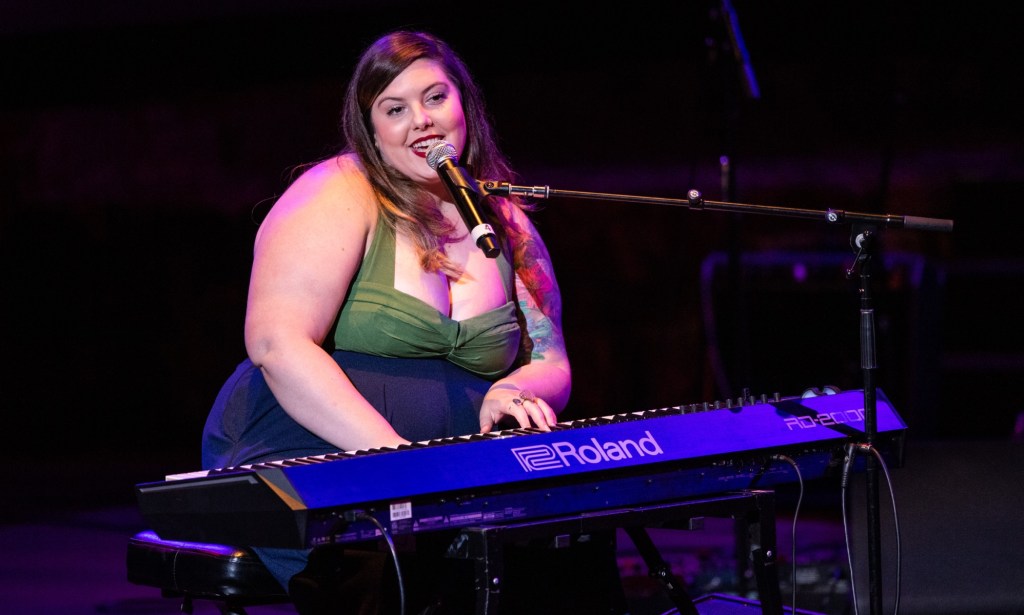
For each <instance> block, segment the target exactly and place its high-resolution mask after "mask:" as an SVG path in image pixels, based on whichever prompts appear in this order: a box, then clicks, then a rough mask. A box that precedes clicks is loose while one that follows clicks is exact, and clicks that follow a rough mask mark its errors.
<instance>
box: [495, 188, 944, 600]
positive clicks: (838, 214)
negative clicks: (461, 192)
mask: <svg viewBox="0 0 1024 615" xmlns="http://www.w3.org/2000/svg"><path fill="white" fill-rule="evenodd" d="M479 183H480V187H481V191H482V192H484V194H488V195H491V194H494V195H500V196H519V197H524V198H533V199H547V198H551V197H555V196H564V197H571V198H579V199H594V200H602V201H619V202H625V203H644V204H651V205H670V206H676V207H687V208H689V209H692V210H713V211H727V212H735V213H751V214H763V215H771V216H779V217H788V218H801V219H805V220H819V221H822V222H826V223H828V224H833V225H835V224H850V225H851V239H850V245H851V246H852V247H854V248H856V250H857V256H856V259H855V261H854V264H853V265H851V267H850V269H849V270H848V271H847V277H852V276H853V270H854V269H855V268H858V266H859V270H860V289H859V292H860V321H859V338H860V368H861V373H862V377H863V383H864V438H865V442H864V443H859V444H858V443H851V444H848V445H847V455H848V456H849V457H850V458H851V459H850V461H849V462H848V463H852V457H853V455H854V453H855V452H868V453H871V451H872V450H873V447H874V444H875V439H876V437H877V433H878V414H877V412H878V407H877V394H876V388H875V370H876V369H877V368H878V364H877V362H876V357H875V314H874V301H873V298H872V295H871V270H870V265H871V261H872V258H873V256H874V253H875V250H876V247H877V235H878V232H877V229H878V228H879V227H882V228H905V229H915V230H922V231H939V232H951V231H952V230H953V221H952V220H947V219H942V218H924V217H918V216H900V215H892V214H869V213H860V212H851V211H845V210H839V209H827V210H824V211H822V210H815V209H796V208H792V207H777V206H771V205H750V204H743V203H729V202H721V201H705V200H704V198H703V196H702V195H701V193H700V191H699V190H690V191H688V192H687V193H686V199H673V198H662V197H647V196H634V195H628V194H608V193H601V192H579V191H576V190H553V189H551V188H549V187H548V186H513V185H511V184H509V183H507V182H496V181H482V182H479ZM878 472H879V467H878V462H877V460H876V459H875V458H874V457H873V455H871V454H868V455H867V458H866V463H865V486H866V500H867V514H868V524H867V539H868V577H869V578H868V587H869V591H870V605H871V610H870V612H871V613H872V614H873V615H880V614H881V612H882V578H881V577H882V574H881V572H882V556H881V553H882V549H881V519H880V507H879V482H878Z"/></svg>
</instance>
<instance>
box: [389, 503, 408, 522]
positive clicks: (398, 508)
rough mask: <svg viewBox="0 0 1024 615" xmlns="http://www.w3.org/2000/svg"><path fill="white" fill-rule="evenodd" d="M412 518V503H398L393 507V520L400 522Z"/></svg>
mask: <svg viewBox="0 0 1024 615" xmlns="http://www.w3.org/2000/svg"><path fill="white" fill-rule="evenodd" d="M411 517H412V502H396V503H394V504H392V505H391V520H392V521H399V520H401V519H409V518H411Z"/></svg>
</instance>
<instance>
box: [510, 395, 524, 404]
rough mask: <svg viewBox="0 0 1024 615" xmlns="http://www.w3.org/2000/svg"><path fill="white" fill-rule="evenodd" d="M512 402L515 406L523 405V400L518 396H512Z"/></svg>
mask: <svg viewBox="0 0 1024 615" xmlns="http://www.w3.org/2000/svg"><path fill="white" fill-rule="evenodd" d="M512 403H513V404H515V405H517V406H522V405H523V400H521V399H519V398H518V397H516V398H514V399H513V400H512Z"/></svg>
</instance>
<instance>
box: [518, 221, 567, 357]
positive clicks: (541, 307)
mask: <svg viewBox="0 0 1024 615" xmlns="http://www.w3.org/2000/svg"><path fill="white" fill-rule="evenodd" d="M522 247H523V253H522V255H523V256H522V261H521V264H520V267H519V268H518V269H517V275H516V292H517V293H518V295H519V307H520V308H521V309H522V311H523V315H524V317H525V320H526V323H525V324H526V328H527V331H528V332H529V336H530V339H531V341H532V346H533V348H532V351H531V353H530V356H531V360H534V361H536V360H540V359H543V358H544V355H545V353H546V352H547V351H548V350H550V349H551V348H552V347H555V348H559V347H561V346H562V345H563V341H562V298H561V295H560V293H559V290H558V282H557V281H556V280H555V275H554V269H553V268H552V266H551V260H550V258H549V257H548V253H547V249H546V248H545V247H544V244H543V243H541V242H540V241H538V240H537V239H536V238H535V237H529V238H528V239H527V240H526V241H525V242H524V244H523V246H522Z"/></svg>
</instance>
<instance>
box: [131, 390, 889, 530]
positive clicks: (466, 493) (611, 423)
mask: <svg viewBox="0 0 1024 615" xmlns="http://www.w3.org/2000/svg"><path fill="white" fill-rule="evenodd" d="M875 405H876V435H875V438H874V445H875V447H876V448H877V449H878V450H879V451H880V452H881V453H882V454H883V455H884V456H885V458H886V459H887V461H888V463H889V464H890V465H893V466H897V467H898V466H899V465H901V464H902V456H903V440H904V435H905V431H906V425H905V424H904V422H903V420H902V419H901V418H900V416H899V415H898V414H897V412H896V410H895V409H894V408H893V407H892V405H891V404H890V403H889V400H888V399H887V398H886V396H885V395H884V393H882V392H881V391H878V392H877V396H876V404H875ZM865 438H866V434H865V410H864V395H863V392H862V391H860V390H850V391H845V392H838V393H835V394H829V395H819V396H811V397H806V398H803V397H789V398H778V397H776V398H775V399H764V398H761V399H760V400H755V399H743V400H740V401H738V402H737V403H736V404H734V405H726V406H723V405H721V404H707V403H703V404H691V405H685V406H674V407H666V408H659V409H654V410H645V411H639V412H629V413H624V414H618V415H613V416H606V417H600V418H592V419H584V420H579V421H571V422H566V423H559V424H558V425H556V426H554V427H553V429H552V431H550V432H541V431H537V430H533V429H513V430H505V431H498V432H493V433H491V434H477V435H472V436H464V437H455V438H445V439H440V440H432V441H429V442H418V443H414V444H411V445H408V446H406V447H401V448H397V449H380V450H376V451H358V452H339V453H337V454H333V455H320V456H315V457H304V458H297V459H288V460H282V461H275V462H269V463H260V464H254V465H248V466H240V467H235V468H223V469H217V470H209V471H201V472H192V473H187V474H178V475H171V476H168V477H166V479H165V480H162V481H158V482H151V483H142V484H139V485H137V486H136V496H137V499H138V503H139V507H140V511H141V513H142V516H143V518H144V519H145V520H146V522H147V523H149V524H150V526H151V527H152V529H153V530H155V531H156V532H157V534H159V535H160V537H161V538H164V539H168V540H185V541H199V542H216V543H224V544H239V545H242V544H244V545H257V546H268V547H289V548H304V547H312V546H316V545H320V544H325V543H328V542H357V541H365V540H373V539H376V538H378V537H379V536H380V528H381V527H382V528H383V529H384V530H386V531H388V532H390V533H392V534H396V535H397V534H404V533H418V532H427V531H435V530H442V529H453V528H461V527H468V526H474V525H484V524H501V523H518V522H521V521H524V520H529V519H539V518H543V517H550V516H555V515H567V514H578V513H587V512H592V511H595V512H596V511H601V510H609V509H615V508H628V507H630V506H641V505H647V504H654V503H658V502H673V501H678V500H683V499H686V498H690V497H696V496H706V495H711V494H721V493H726V492H729V491H735V490H739V489H752V488H766V487H770V486H772V485H777V484H782V483H788V482H795V481H796V480H797V473H796V471H795V469H794V468H793V467H792V465H791V464H790V463H789V462H790V461H793V462H795V463H796V464H797V467H799V468H800V476H802V477H803V478H804V479H806V480H810V479H816V478H823V477H829V476H833V475H835V476H838V474H839V471H840V469H841V466H842V461H843V457H844V450H843V448H844V446H845V445H846V444H847V443H863V442H865ZM858 463H860V462H858ZM856 468H857V466H855V469H856ZM369 516H372V517H373V519H375V520H376V522H375V523H374V522H372V520H370V519H369ZM378 524H379V525H378Z"/></svg>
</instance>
